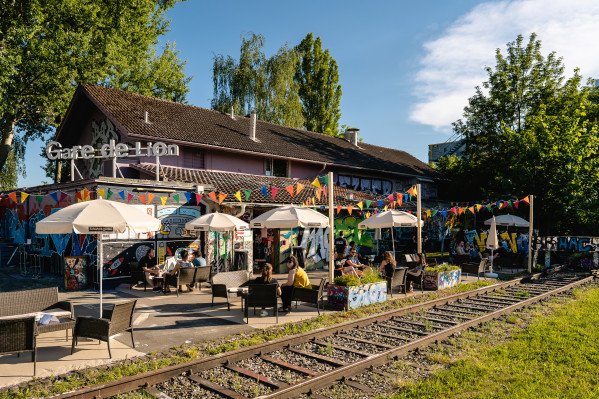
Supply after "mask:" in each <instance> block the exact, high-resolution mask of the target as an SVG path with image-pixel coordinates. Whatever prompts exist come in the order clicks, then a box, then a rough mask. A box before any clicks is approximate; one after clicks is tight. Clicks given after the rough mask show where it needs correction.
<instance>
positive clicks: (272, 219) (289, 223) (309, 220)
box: [250, 205, 329, 229]
mask: <svg viewBox="0 0 599 399" xmlns="http://www.w3.org/2000/svg"><path fill="white" fill-rule="evenodd" d="M328 225H329V218H328V217H326V216H325V215H323V214H321V213H319V212H317V211H315V210H313V209H310V208H300V207H297V206H295V205H287V206H282V207H280V208H275V209H273V210H270V211H268V212H266V213H263V214H262V215H260V216H258V217H257V218H254V219H252V220H251V221H250V227H251V228H253V229H254V228H269V229H292V228H294V227H304V228H326V227H328Z"/></svg>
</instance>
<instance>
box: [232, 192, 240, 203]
mask: <svg viewBox="0 0 599 399" xmlns="http://www.w3.org/2000/svg"><path fill="white" fill-rule="evenodd" d="M233 195H234V197H235V198H237V201H239V202H241V191H237V192H236V193H235V194H233Z"/></svg>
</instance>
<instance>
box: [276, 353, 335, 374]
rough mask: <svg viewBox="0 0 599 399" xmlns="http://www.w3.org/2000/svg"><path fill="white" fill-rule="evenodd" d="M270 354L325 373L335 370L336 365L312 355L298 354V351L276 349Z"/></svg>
mask: <svg viewBox="0 0 599 399" xmlns="http://www.w3.org/2000/svg"><path fill="white" fill-rule="evenodd" d="M268 355H269V356H272V357H274V358H275V359H281V360H284V361H286V362H288V363H291V364H295V365H297V366H301V367H305V368H307V369H310V370H313V371H316V372H319V373H325V372H327V371H330V370H333V369H334V367H333V366H331V365H330V364H328V363H323V362H319V361H318V360H316V359H312V358H310V357H306V356H302V355H298V354H297V353H292V352H288V351H285V350H281V351H276V352H272V353H269V354H268Z"/></svg>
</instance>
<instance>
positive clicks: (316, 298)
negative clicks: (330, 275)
mask: <svg viewBox="0 0 599 399" xmlns="http://www.w3.org/2000/svg"><path fill="white" fill-rule="evenodd" d="M327 282H328V279H326V278H323V279H321V280H320V284H318V285H314V284H312V287H311V288H298V287H294V288H293V293H292V294H291V295H292V296H291V298H292V299H291V300H292V301H295V307H296V308H297V303H298V302H308V303H313V304H315V305H316V310H317V311H318V314H320V307H321V306H322V305H323V301H324V287H325V286H326V284H327ZM323 307H324V306H323Z"/></svg>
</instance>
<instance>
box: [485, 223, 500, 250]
mask: <svg viewBox="0 0 599 399" xmlns="http://www.w3.org/2000/svg"><path fill="white" fill-rule="evenodd" d="M486 247H487V248H489V249H492V250H497V249H499V239H498V238H497V224H496V222H495V216H493V218H492V219H491V228H490V229H489V235H488V236H487V242H486Z"/></svg>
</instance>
